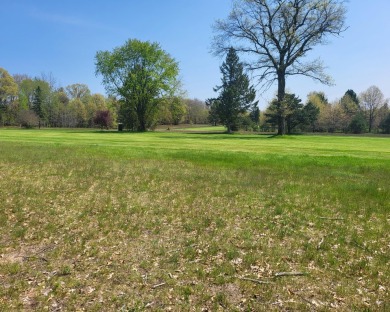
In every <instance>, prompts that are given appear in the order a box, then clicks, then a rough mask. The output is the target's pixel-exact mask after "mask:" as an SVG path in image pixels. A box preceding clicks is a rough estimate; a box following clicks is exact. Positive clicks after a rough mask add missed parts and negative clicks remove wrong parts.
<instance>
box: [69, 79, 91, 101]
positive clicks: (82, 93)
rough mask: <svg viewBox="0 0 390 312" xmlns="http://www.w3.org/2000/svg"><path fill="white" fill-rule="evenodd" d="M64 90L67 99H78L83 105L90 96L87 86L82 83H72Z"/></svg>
mask: <svg viewBox="0 0 390 312" xmlns="http://www.w3.org/2000/svg"><path fill="white" fill-rule="evenodd" d="M65 89H66V93H67V95H68V97H69V99H71V100H75V99H79V100H81V101H82V102H83V103H86V102H87V100H88V98H89V97H90V95H91V91H90V90H89V88H88V86H87V85H86V84H83V83H74V84H71V85H69V86H67V87H66V88H65Z"/></svg>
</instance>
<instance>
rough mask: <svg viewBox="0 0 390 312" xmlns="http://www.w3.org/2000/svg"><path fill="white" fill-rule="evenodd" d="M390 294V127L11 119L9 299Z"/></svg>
mask: <svg viewBox="0 0 390 312" xmlns="http://www.w3.org/2000/svg"><path fill="white" fill-rule="evenodd" d="M389 298H390V138H389V137H355V136H303V135H302V136H286V137H272V136H266V135H240V134H235V135H226V134H206V133H205V134H201V133H176V132H168V131H167V132H150V133H141V134H135V133H125V132H124V133H118V132H99V131H82V130H80V131H77V130H6V129H0V310H1V311H3V310H4V311H17V310H27V311H28V310H31V311H33V310H36V311H83V310H85V311H144V310H147V311H167V310H168V311H169V310H172V311H305V310H306V311H307V310H315V311H316V310H318V311H351V310H352V311H353V310H355V311H388V310H390V299H389Z"/></svg>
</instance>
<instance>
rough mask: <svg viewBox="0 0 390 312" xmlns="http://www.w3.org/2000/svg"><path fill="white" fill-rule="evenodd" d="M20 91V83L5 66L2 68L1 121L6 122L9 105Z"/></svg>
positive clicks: (0, 85) (0, 73)
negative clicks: (16, 81) (18, 83)
mask: <svg viewBox="0 0 390 312" xmlns="http://www.w3.org/2000/svg"><path fill="white" fill-rule="evenodd" d="M17 93H18V85H17V84H16V83H15V81H14V79H13V78H12V76H11V75H10V74H9V73H8V71H6V70H5V69H3V68H0V121H1V122H2V123H3V124H4V122H5V119H6V116H5V115H6V112H7V106H8V104H10V103H11V102H13V100H14V99H15V97H16V95H17Z"/></svg>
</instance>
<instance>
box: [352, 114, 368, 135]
mask: <svg viewBox="0 0 390 312" xmlns="http://www.w3.org/2000/svg"><path fill="white" fill-rule="evenodd" d="M366 129H367V121H366V119H365V118H364V115H363V113H361V112H359V113H357V114H356V115H355V116H354V117H353V118H352V120H351V123H350V124H349V131H350V132H352V133H355V134H360V133H364V132H365V131H366Z"/></svg>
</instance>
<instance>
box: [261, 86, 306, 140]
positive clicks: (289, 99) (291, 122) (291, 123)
mask: <svg viewBox="0 0 390 312" xmlns="http://www.w3.org/2000/svg"><path fill="white" fill-rule="evenodd" d="M302 108H303V104H302V102H301V99H300V98H298V97H297V96H296V95H295V94H290V93H286V95H285V96H284V100H283V101H282V102H281V103H280V102H279V101H278V99H274V100H273V101H272V102H271V103H270V105H269V106H268V109H267V111H266V116H267V122H268V123H270V124H272V125H275V126H278V125H279V124H280V119H281V118H282V119H283V120H285V121H286V124H287V133H288V134H291V133H292V132H293V130H294V128H296V127H297V126H298V125H299V124H302Z"/></svg>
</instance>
